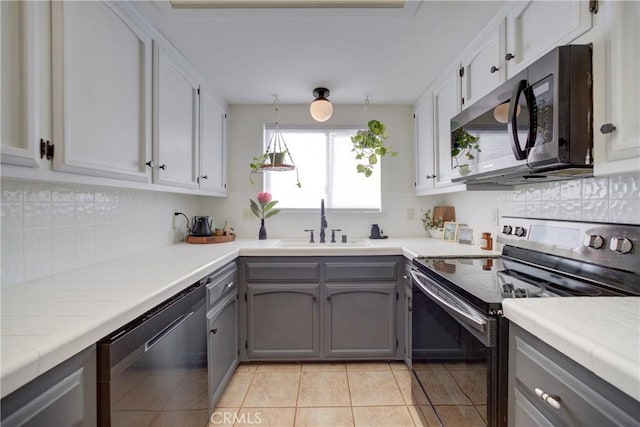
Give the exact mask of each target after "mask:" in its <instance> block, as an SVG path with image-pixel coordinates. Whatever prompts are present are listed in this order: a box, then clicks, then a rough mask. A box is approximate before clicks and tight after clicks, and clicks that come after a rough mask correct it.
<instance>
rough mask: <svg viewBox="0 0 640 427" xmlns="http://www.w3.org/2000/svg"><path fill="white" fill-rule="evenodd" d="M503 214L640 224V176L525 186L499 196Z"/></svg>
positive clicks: (575, 180)
mask: <svg viewBox="0 0 640 427" xmlns="http://www.w3.org/2000/svg"><path fill="white" fill-rule="evenodd" d="M498 203H499V209H500V214H501V215H514V216H526V217H532V218H533V217H535V218H549V219H567V220H579V221H602V222H616V223H631V224H639V223H640V176H618V177H611V178H584V179H574V180H570V181H556V182H548V183H542V184H532V185H528V186H522V187H519V188H518V189H516V190H514V191H508V192H502V193H500V195H499V196H498Z"/></svg>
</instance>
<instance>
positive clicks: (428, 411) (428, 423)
mask: <svg viewBox="0 0 640 427" xmlns="http://www.w3.org/2000/svg"><path fill="white" fill-rule="evenodd" d="M408 408H409V413H410V414H411V419H412V420H413V422H414V424H415V425H416V426H417V427H440V421H439V420H438V417H437V416H436V413H435V411H434V410H433V408H432V407H431V405H421V406H408Z"/></svg>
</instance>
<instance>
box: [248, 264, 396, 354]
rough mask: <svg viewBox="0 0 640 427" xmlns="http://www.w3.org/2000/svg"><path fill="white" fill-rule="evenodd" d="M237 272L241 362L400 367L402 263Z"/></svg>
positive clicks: (257, 268) (278, 267)
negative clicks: (383, 362)
mask: <svg viewBox="0 0 640 427" xmlns="http://www.w3.org/2000/svg"><path fill="white" fill-rule="evenodd" d="M238 265H239V279H240V286H241V299H240V302H241V307H240V324H241V326H240V334H241V337H242V339H243V340H244V347H245V348H244V350H243V349H241V360H276V359H280V360H337V359H402V352H401V350H399V345H400V344H401V341H402V346H404V342H403V341H404V340H405V337H404V333H403V332H399V330H400V331H402V330H403V327H404V320H403V317H402V316H401V315H400V314H399V312H401V311H402V310H400V309H399V308H398V306H399V304H402V303H401V302H400V301H399V300H400V293H403V291H404V285H402V282H401V280H402V279H401V275H400V274H399V272H400V271H402V269H403V268H404V263H403V258H402V257H394V256H375V257H243V258H240V259H239V262H238ZM242 294H244V298H242ZM243 299H244V301H245V302H244V304H242V302H243ZM243 334H244V335H243Z"/></svg>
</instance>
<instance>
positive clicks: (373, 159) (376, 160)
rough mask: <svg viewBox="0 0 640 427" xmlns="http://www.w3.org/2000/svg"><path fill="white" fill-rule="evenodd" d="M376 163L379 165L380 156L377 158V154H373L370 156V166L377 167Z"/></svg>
mask: <svg viewBox="0 0 640 427" xmlns="http://www.w3.org/2000/svg"><path fill="white" fill-rule="evenodd" d="M376 163H378V156H376V155H375V154H372V155H370V156H369V164H370V165H375V164H376Z"/></svg>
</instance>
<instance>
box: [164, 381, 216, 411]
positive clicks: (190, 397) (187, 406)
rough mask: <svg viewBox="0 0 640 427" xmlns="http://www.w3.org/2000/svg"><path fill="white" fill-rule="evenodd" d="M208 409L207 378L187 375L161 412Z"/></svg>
mask: <svg viewBox="0 0 640 427" xmlns="http://www.w3.org/2000/svg"><path fill="white" fill-rule="evenodd" d="M195 409H205V410H207V409H209V378H208V377H207V375H206V374H205V375H202V374H189V375H187V376H185V377H184V379H183V380H182V382H181V383H180V385H179V386H178V388H176V389H175V392H174V393H173V394H172V395H171V397H170V398H169V401H168V402H167V404H166V405H165V406H164V408H163V410H165V411H167V410H185V411H186V410H195Z"/></svg>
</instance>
